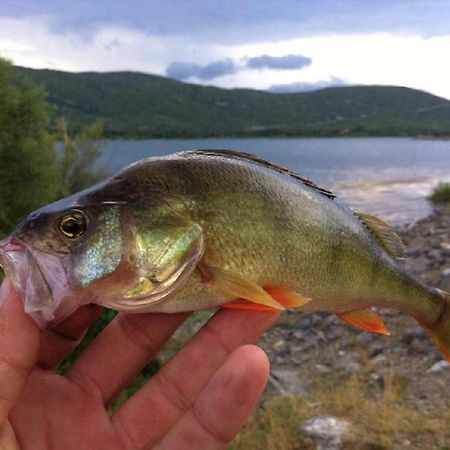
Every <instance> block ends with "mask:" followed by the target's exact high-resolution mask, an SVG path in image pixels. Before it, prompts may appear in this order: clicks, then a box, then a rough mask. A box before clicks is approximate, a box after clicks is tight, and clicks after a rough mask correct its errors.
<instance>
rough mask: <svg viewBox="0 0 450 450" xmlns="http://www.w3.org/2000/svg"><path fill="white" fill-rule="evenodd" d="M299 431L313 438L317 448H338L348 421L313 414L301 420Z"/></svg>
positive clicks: (336, 449) (334, 449)
mask: <svg viewBox="0 0 450 450" xmlns="http://www.w3.org/2000/svg"><path fill="white" fill-rule="evenodd" d="M299 431H300V433H302V434H304V435H306V436H308V437H309V438H310V439H312V440H313V442H314V443H315V444H316V446H317V447H316V448H317V450H340V449H341V448H342V444H343V440H344V438H345V436H346V435H347V434H348V431H349V423H348V422H347V421H346V420H343V419H338V418H337V417H333V416H315V417H311V418H310V419H308V420H306V421H305V422H303V423H302V424H301V425H300V430H299Z"/></svg>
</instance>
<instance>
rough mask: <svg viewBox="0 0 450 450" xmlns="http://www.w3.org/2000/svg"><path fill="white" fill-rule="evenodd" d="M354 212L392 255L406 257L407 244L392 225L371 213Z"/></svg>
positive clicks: (400, 257)
mask: <svg viewBox="0 0 450 450" xmlns="http://www.w3.org/2000/svg"><path fill="white" fill-rule="evenodd" d="M354 213H355V215H356V217H358V219H359V220H361V222H362V223H363V224H364V225H365V226H366V227H367V228H368V230H369V231H370V232H371V233H372V234H373V235H374V236H375V238H376V239H377V241H378V242H379V244H380V245H381V246H382V247H383V248H384V249H385V250H386V251H387V252H388V253H389V254H390V255H391V256H393V257H394V258H397V259H403V258H406V256H407V254H406V248H405V245H404V244H403V242H402V240H401V239H400V237H399V236H398V234H397V233H396V232H395V230H394V229H393V228H392V227H391V226H389V225H388V224H387V223H385V222H383V221H382V220H381V219H380V218H378V217H376V216H373V215H371V214H367V213H363V212H361V211H356V210H354Z"/></svg>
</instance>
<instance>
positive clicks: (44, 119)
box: [0, 58, 58, 236]
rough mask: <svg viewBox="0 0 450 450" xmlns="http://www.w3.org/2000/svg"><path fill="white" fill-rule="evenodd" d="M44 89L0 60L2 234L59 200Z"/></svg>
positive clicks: (0, 218) (0, 205)
mask: <svg viewBox="0 0 450 450" xmlns="http://www.w3.org/2000/svg"><path fill="white" fill-rule="evenodd" d="M48 121H49V108H48V105H47V103H46V101H45V91H44V89H43V88H41V87H39V86H36V85H34V84H32V83H31V82H30V81H28V80H26V79H24V78H21V77H19V76H17V75H16V73H15V72H14V69H13V67H12V65H11V64H10V63H9V62H8V61H6V60H4V59H1V58H0V236H1V235H4V234H6V233H8V232H9V231H10V230H11V229H12V228H13V227H14V226H15V225H16V224H17V223H18V222H19V221H20V219H22V218H23V217H24V216H26V214H27V213H29V212H30V211H32V210H34V209H36V208H38V207H39V206H42V205H44V204H46V203H48V202H49V201H52V200H54V199H55V198H56V193H57V189H58V174H57V168H56V166H55V164H54V146H53V139H52V138H51V136H50V135H49V134H48V132H47V131H46V130H47V126H48Z"/></svg>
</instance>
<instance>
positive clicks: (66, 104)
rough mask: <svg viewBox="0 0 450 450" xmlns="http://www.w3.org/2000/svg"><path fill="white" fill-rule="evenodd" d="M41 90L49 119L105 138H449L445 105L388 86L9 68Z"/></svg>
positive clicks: (449, 114) (430, 97)
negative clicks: (94, 129) (310, 85)
mask: <svg viewBox="0 0 450 450" xmlns="http://www.w3.org/2000/svg"><path fill="white" fill-rule="evenodd" d="M16 69H17V70H18V71H19V72H20V73H22V74H23V75H26V76H27V77H29V78H31V79H32V80H33V81H34V82H38V83H41V84H44V85H45V87H46V89H47V91H48V100H49V102H50V103H51V104H52V105H53V106H54V107H55V108H54V116H55V117H56V116H61V115H63V116H65V117H66V118H67V119H68V120H69V123H70V124H71V125H72V127H74V128H77V127H79V126H80V125H81V124H84V123H88V122H92V121H93V120H96V119H100V120H102V121H103V122H104V124H105V135H106V136H108V137H129V138H145V137H188V136H275V135H277V136H309V135H310V136H332V135H339V134H350V135H380V136H383V135H385V136H389V135H390V136H395V135H446V136H447V135H450V102H449V101H448V100H445V99H443V98H440V97H437V96H434V95H431V94H427V93H425V92H422V91H417V90H414V89H408V88H403V87H394V86H392V87H391V86H351V87H335V88H327V89H321V90H318V91H313V92H301V93H290V94H275V93H270V92H266V91H256V90H251V89H220V88H216V87H209V86H200V85H196V84H188V83H182V82H179V81H176V80H173V79H169V78H164V77H159V76H155V75H147V74H143V73H136V72H109V73H96V72H85V73H69V72H61V71H55V70H35V69H26V68H22V67H17V68H16Z"/></svg>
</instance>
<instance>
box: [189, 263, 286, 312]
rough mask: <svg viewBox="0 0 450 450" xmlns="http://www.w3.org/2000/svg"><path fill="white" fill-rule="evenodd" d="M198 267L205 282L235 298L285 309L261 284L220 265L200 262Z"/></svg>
mask: <svg viewBox="0 0 450 450" xmlns="http://www.w3.org/2000/svg"><path fill="white" fill-rule="evenodd" d="M197 267H198V269H199V270H200V272H201V274H202V277H203V280H204V281H205V282H207V283H211V284H212V286H214V287H215V288H216V289H217V290H219V291H221V292H223V293H225V294H227V295H230V296H231V297H233V298H238V299H244V300H248V301H250V302H253V303H257V304H258V306H259V305H264V306H266V307H270V308H272V309H285V308H284V306H283V305H282V304H280V303H278V302H277V301H276V300H275V299H274V298H272V297H271V296H270V294H268V293H267V292H266V291H265V290H264V289H263V288H262V287H261V286H258V285H257V284H256V283H254V282H253V281H250V280H247V279H245V278H244V277H242V276H241V275H238V274H236V273H233V272H230V271H228V270H225V269H221V268H219V267H213V266H208V265H206V264H205V263H202V264H199V265H198V266H197ZM232 303H234V302H232Z"/></svg>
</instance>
